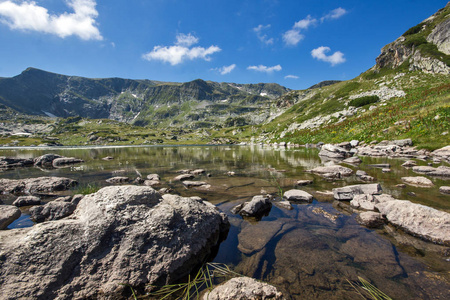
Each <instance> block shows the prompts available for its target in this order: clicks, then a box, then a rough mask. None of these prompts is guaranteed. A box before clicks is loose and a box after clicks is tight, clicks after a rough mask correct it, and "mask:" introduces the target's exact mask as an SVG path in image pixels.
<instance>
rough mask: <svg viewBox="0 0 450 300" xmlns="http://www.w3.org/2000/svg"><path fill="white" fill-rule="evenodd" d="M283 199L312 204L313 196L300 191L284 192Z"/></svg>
mask: <svg viewBox="0 0 450 300" xmlns="http://www.w3.org/2000/svg"><path fill="white" fill-rule="evenodd" d="M283 197H284V198H286V199H287V200H289V201H306V202H312V200H313V196H312V195H311V194H310V193H308V192H305V191H302V190H289V191H286V192H285V193H284V195H283Z"/></svg>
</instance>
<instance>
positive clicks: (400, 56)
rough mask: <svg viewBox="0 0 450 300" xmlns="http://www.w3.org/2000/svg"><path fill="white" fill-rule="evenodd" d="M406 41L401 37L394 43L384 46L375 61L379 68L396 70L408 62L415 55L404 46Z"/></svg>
mask: <svg viewBox="0 0 450 300" xmlns="http://www.w3.org/2000/svg"><path fill="white" fill-rule="evenodd" d="M404 41H405V37H404V36H401V37H399V38H398V39H397V40H395V41H394V42H393V43H391V44H388V45H386V46H384V47H383V48H382V49H381V54H380V55H379V56H378V57H377V58H376V59H375V61H376V63H377V67H379V68H390V69H394V68H397V67H399V66H400V65H401V64H402V63H403V62H404V61H405V60H407V59H408V58H409V57H410V56H411V54H412V53H413V50H412V49H411V48H409V47H406V46H405V45H404V44H403V42H404Z"/></svg>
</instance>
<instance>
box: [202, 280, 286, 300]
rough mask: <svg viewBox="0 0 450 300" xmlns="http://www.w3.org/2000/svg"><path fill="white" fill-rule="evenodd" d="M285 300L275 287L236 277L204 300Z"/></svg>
mask: <svg viewBox="0 0 450 300" xmlns="http://www.w3.org/2000/svg"><path fill="white" fill-rule="evenodd" d="M248 299H255V300H256V299H273V300H282V299H285V298H284V297H283V294H282V293H281V292H279V291H278V290H277V289H276V288H275V287H274V286H272V285H269V284H267V283H264V282H261V281H257V280H256V279H253V278H250V277H235V278H232V279H230V280H228V281H226V282H225V283H223V284H221V285H219V286H217V287H215V288H214V289H213V290H212V291H211V292H209V293H208V292H207V293H206V294H205V295H204V296H203V300H248Z"/></svg>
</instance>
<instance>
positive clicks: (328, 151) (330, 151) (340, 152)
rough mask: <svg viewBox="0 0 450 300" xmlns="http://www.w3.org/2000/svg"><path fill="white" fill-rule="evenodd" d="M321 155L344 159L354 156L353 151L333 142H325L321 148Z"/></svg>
mask: <svg viewBox="0 0 450 300" xmlns="http://www.w3.org/2000/svg"><path fill="white" fill-rule="evenodd" d="M319 156H324V157H328V158H336V159H344V158H347V157H350V156H352V153H350V152H349V151H348V150H347V149H345V148H342V147H339V146H335V145H331V144H325V145H323V146H322V148H321V149H320V152H319Z"/></svg>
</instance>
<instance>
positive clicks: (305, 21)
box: [293, 15, 317, 29]
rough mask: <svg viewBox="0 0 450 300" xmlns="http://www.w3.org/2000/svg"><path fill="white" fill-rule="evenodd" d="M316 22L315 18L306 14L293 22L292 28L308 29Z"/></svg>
mask: <svg viewBox="0 0 450 300" xmlns="http://www.w3.org/2000/svg"><path fill="white" fill-rule="evenodd" d="M316 23H317V20H316V19H314V18H313V17H311V15H307V16H306V18H304V19H303V20H300V21H298V22H295V24H294V27H293V28H298V29H308V27H309V26H311V25H314V24H316Z"/></svg>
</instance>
